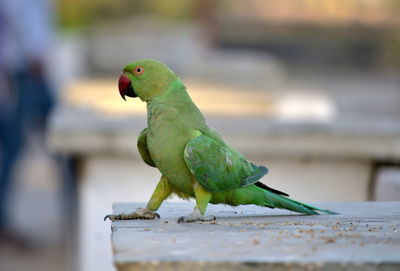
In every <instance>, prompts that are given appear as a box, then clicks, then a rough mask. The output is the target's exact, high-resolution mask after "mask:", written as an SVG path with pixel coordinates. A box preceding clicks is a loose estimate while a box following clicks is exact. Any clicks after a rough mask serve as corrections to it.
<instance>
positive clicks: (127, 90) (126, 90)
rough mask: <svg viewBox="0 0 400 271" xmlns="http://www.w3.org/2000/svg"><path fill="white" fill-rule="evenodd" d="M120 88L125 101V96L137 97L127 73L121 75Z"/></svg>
mask: <svg viewBox="0 0 400 271" xmlns="http://www.w3.org/2000/svg"><path fill="white" fill-rule="evenodd" d="M118 89H119V94H120V95H121V97H122V99H124V100H125V101H126V99H125V96H128V97H133V98H134V97H137V95H136V94H135V92H134V90H133V87H132V81H131V79H129V77H128V76H126V75H125V74H121V76H120V77H119V80H118Z"/></svg>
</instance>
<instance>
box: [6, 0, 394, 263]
mask: <svg viewBox="0 0 400 271" xmlns="http://www.w3.org/2000/svg"><path fill="white" fill-rule="evenodd" d="M78 2H80V3H78ZM184 2H187V1H159V2H156V1H149V3H147V4H143V3H140V1H133V2H132V1H122V0H120V1H115V2H114V3H113V4H108V3H107V1H96V3H93V1H71V0H65V1H64V0H59V1H57V16H58V17H59V24H60V26H57V27H58V32H57V35H56V39H55V42H54V48H53V51H52V52H51V55H50V61H49V74H50V79H51V80H52V81H53V84H54V85H55V86H57V89H58V91H59V106H58V107H57V108H56V110H55V115H54V116H55V118H56V120H57V122H53V124H52V125H53V126H52V127H51V129H53V132H54V130H56V131H57V132H60V131H61V132H63V131H67V132H68V133H72V134H73V133H74V131H73V130H72V131H71V129H70V130H68V129H69V128H71V127H72V128H73V129H76V134H75V137H74V136H69V134H68V133H66V136H65V142H62V141H61V142H58V143H57V144H56V143H54V142H52V143H51V142H50V143H49V145H52V146H53V149H48V147H47V146H44V145H43V144H42V143H41V142H40V140H37V139H36V138H35V136H30V137H29V140H28V144H27V147H26V148H25V150H24V152H23V155H22V157H21V159H20V160H19V162H18V165H17V169H16V170H15V174H14V176H15V181H14V186H13V193H12V199H11V200H12V206H13V209H12V210H10V211H12V212H13V214H12V216H11V217H12V220H13V224H14V225H15V232H16V233H18V234H19V235H20V236H21V238H22V239H23V242H22V244H19V245H16V246H14V245H13V244H10V243H1V244H0V270H21V271H23V270H77V269H78V268H81V270H95V268H96V265H95V264H93V263H96V262H97V263H98V264H100V265H101V264H102V263H103V261H102V260H105V261H106V265H104V266H102V268H103V269H102V270H109V269H111V268H112V267H111V261H110V259H109V258H108V257H110V255H111V248H110V245H107V244H109V242H108V239H107V238H108V237H109V234H110V232H109V225H108V224H102V223H103V222H102V221H101V217H97V216H98V215H99V216H101V215H102V214H103V213H104V212H106V210H107V209H109V210H111V206H110V204H109V203H108V201H107V200H109V201H136V202H141V201H142V202H144V201H146V200H147V198H148V197H149V195H150V194H149V193H150V192H151V190H152V189H153V187H154V184H155V183H156V181H157V177H158V173H157V172H156V171H154V170H152V169H150V168H148V167H146V166H145V165H144V164H142V163H141V162H140V160H139V159H137V157H135V154H134V152H135V149H134V147H135V137H136V135H137V133H136V130H138V129H140V128H141V127H144V125H145V105H144V104H143V103H141V102H140V101H138V100H137V99H136V100H129V102H127V103H124V102H123V101H122V100H121V99H120V97H119V96H118V92H117V89H116V78H117V77H118V75H119V73H120V71H121V68H122V67H123V66H124V65H126V64H127V63H128V62H130V61H132V60H135V59H141V58H154V59H160V60H162V61H165V62H166V63H167V64H168V65H169V66H171V68H173V69H174V70H175V71H176V72H177V73H178V74H180V75H181V76H182V78H183V80H184V82H185V83H186V84H187V86H188V89H189V91H190V93H191V95H192V97H193V99H194V100H195V102H196V103H197V104H198V105H199V107H200V109H202V110H203V111H204V113H205V115H206V117H207V118H208V119H210V120H211V123H212V124H216V125H218V127H215V125H214V128H216V129H217V130H220V131H221V133H222V135H223V136H226V137H227V138H229V136H232V134H233V135H234V134H240V132H241V131H233V132H232V130H229V129H231V128H230V127H231V126H229V125H228V124H226V123H227V122H225V120H226V119H228V120H229V121H231V122H232V121H233V120H235V121H236V120H237V122H238V125H239V126H240V124H243V125H244V126H243V127H246V126H245V124H248V122H247V119H249V118H254V119H255V120H264V119H265V120H266V123H268V124H271V123H272V126H267V125H266V126H265V127H266V128H265V127H264V129H266V130H268V129H270V128H268V127H275V126H274V125H277V126H278V127H277V128H276V129H277V130H278V131H279V133H283V134H285V131H286V130H288V131H293V129H294V134H295V135H296V133H298V134H302V133H303V132H304V131H306V133H310V131H311V134H312V131H314V130H315V131H318V130H319V129H322V130H323V131H324V132H326V131H328V132H326V133H327V134H328V133H329V132H332V131H333V132H334V133H336V134H339V135H340V134H341V133H346V132H348V131H349V130H350V131H353V132H355V133H356V134H357V133H359V134H360V135H365V134H366V133H371V134H374V133H377V134H382V133H383V137H390V136H393V135H396V134H397V133H399V131H400V127H399V119H400V78H399V65H400V52H399V48H400V37H399V35H398V32H399V31H398V30H399V19H398V18H400V16H398V15H399V12H400V7H399V5H398V3H397V2H396V1H382V2H381V3H378V2H374V3H373V2H372V1H366V0H364V1H362V0H357V1H347V2H346V3H343V2H341V1H324V2H325V4H322V3H320V1H293V2H290V1H284V3H281V4H280V1H270V2H269V3H268V4H266V3H267V2H266V1H248V2H247V1H246V4H242V3H241V1H216V3H218V4H213V3H212V1H203V2H204V3H203V4H199V3H197V2H196V1H193V2H194V3H197V4H198V7H197V6H196V5H197V4H184ZM198 2H200V1H198ZM328 2H329V3H328ZM178 7H180V8H178ZM300 11H302V12H300ZM396 33H397V34H396ZM130 119H135V121H134V122H130ZM338 120H340V121H338ZM53 121H54V120H53ZM121 124H122V125H121ZM132 124H135V125H137V126H138V127H133V128H132V129H133V130H129V129H130V128H129V127H126V129H127V131H128V132H126V130H124V128H125V127H123V128H121V126H125V125H127V126H129V125H132ZM293 127H294V128H293ZM371 127H373V128H372V129H371ZM262 128H263V127H260V129H259V130H258V131H261V132H263V131H264V130H262ZM121 130H122V132H123V133H121V134H123V136H126V134H128V136H126V137H125V140H124V141H123V142H122V141H121V142H122V143H121V142H120V141H117V143H116V144H114V145H112V144H111V145H112V146H113V147H112V148H108V145H107V147H105V146H106V144H108V143H109V142H113V141H112V136H113V135H114V134H113V133H116V134H119V132H120V131H121ZM371 130H372V131H371ZM282 131H283V132H282ZM80 132H82V134H79V133H80ZM129 133H130V134H129ZM224 133H225V134H224ZM77 134H79V136H77ZM87 134H89V135H90V136H91V135H96V134H99V135H98V137H85V135H87ZM129 135H131V136H130V137H129ZM261 135H264V134H261ZM107 136H109V137H108V138H107V140H105V141H104V140H103V139H104V138H106V137H107ZM79 137H81V138H79ZM68 138H70V139H71V141H69V140H68ZM76 138H78V141H76ZM88 138H89V140H87V139H88ZM73 140H75V141H74V142H78V143H79V142H81V144H70V143H71V142H72V141H73ZM85 140H86V141H85ZM96 140H97V141H96ZM128 140H131V141H132V142H131V143H126V142H127V141H128ZM237 143H238V145H237V147H238V148H239V147H242V146H244V145H241V144H239V143H240V142H237ZM118 144H119V145H118ZM360 144H362V142H360ZM54 146H56V147H54ZM128 147H129V148H131V149H129V148H128ZM242 148H243V149H241V151H243V152H245V153H246V151H247V152H248V153H249V154H251V150H248V149H246V148H245V147H242ZM361 148H363V147H361ZM365 148H368V146H365ZM121 149H123V150H124V151H123V152H124V153H123V154H122V156H121V157H122V158H121V157H119V156H118V155H119V153H120V151H121ZM96 152H98V153H102V155H103V157H99V156H96V155H97V154H98V153H96ZM130 152H132V154H130ZM378 152H379V150H378ZM55 153H57V154H58V155H59V154H60V153H61V154H62V155H66V154H67V155H71V156H73V158H74V159H76V161H78V162H80V163H78V164H79V166H77V168H75V170H76V172H77V175H78V176H77V177H80V178H81V179H79V178H77V179H79V181H78V183H77V187H78V191H77V192H76V193H78V195H77V194H76V193H75V194H74V192H71V190H68V189H70V188H66V187H68V185H66V184H65V181H64V179H65V176H64V177H63V175H64V174H65V169H64V168H63V164H60V163H58V162H57V160H54V159H53V158H54V154H55ZM382 153H383V152H382ZM393 153H399V151H398V146H394V147H393ZM85 155H86V156H85ZM357 155H358V156H357ZM357 155H355V156H354V157H351V159H349V161H348V160H345V161H344V162H340V163H338V164H335V165H334V163H336V162H337V161H338V160H339V159H336V158H335V159H333V162H332V163H331V162H330V160H328V162H326V161H325V160H324V159H321V160H319V159H318V158H316V160H315V161H313V160H310V159H309V157H302V159H300V160H299V161H298V162H295V163H291V162H288V160H290V159H287V158H285V156H283V158H282V157H280V158H279V159H280V160H279V159H278V160H274V159H275V158H276V157H274V155H270V156H269V157H263V156H258V155H257V156H255V157H254V160H255V161H256V162H257V161H260V162H265V161H271V164H270V165H269V166H271V167H272V169H273V170H272V172H271V176H270V178H271V179H270V180H271V182H272V183H274V184H278V185H280V188H284V190H285V189H291V186H292V185H294V183H290V180H289V179H291V180H292V182H294V181H293V180H294V179H295V177H296V175H297V174H298V175H301V174H303V176H306V177H308V179H307V180H311V181H313V179H316V178H318V177H319V176H321V174H323V173H324V172H331V173H332V175H334V174H337V176H339V177H340V176H344V175H345V174H346V172H344V173H343V172H338V171H339V170H340V169H343V168H344V165H345V164H346V167H345V168H346V170H348V172H349V173H348V176H353V177H354V178H355V179H356V178H358V179H360V180H361V179H363V180H364V179H365V182H364V185H365V186H364V187H362V189H360V190H362V193H363V194H362V195H361V193H360V194H357V197H356V196H354V199H356V200H367V199H368V200H371V199H373V197H372V196H368V195H367V194H368V193H369V192H368V191H369V189H370V187H369V186H368V180H367V179H368V178H370V174H369V173H368V172H369V166H370V165H371V164H374V165H378V166H379V165H383V166H388V167H390V169H391V170H392V171H391V172H392V173H393V174H392V175H391V176H395V177H394V178H392V179H390V178H389V179H390V180H394V181H393V182H395V181H396V174H397V176H398V174H399V173H398V165H399V160H398V158H396V156H395V155H387V156H385V155H384V154H381V156H379V155H378V156H377V158H376V160H373V159H372V158H371V157H370V156H368V158H365V157H363V158H362V159H360V160H361V162H359V160H357V159H359V156H362V155H361V154H360V153H357ZM116 157H117V158H118V157H119V158H118V159H114V158H116ZM126 157H128V158H127V159H125V158H126ZM58 159H59V158H58ZM268 159H269V160H268ZM277 161H278V162H277ZM310 161H311V162H310ZM354 161H356V162H354ZM320 164H322V168H323V169H322V170H321V171H320V173H318V171H317V173H316V174H310V173H309V172H310V170H309V171H307V169H306V168H307V167H306V166H305V165H310V167H309V168H312V167H316V168H317V167H318V165H320ZM347 164H348V165H347ZM329 165H331V167H330V166H329ZM288 167H289V168H291V169H293V168H295V169H297V170H298V172H295V173H292V172H291V171H290V170H289V169H288ZM274 170H275V173H274ZM396 170H397V171H396ZM76 172H75V173H76ZM276 172H277V173H276ZM365 172H367V173H365ZM396 172H397V173H396ZM274 174H275V175H274ZM341 174H343V175H341ZM127 175H129V176H132V178H131V177H128V176H127ZM82 176H83V177H82ZM299 178H300V177H299ZM332 178H334V177H332ZM111 179H112V180H120V183H119V184H120V185H124V182H125V185H126V186H125V187H132V183H131V179H132V180H133V179H135V180H134V182H135V188H137V189H135V191H132V192H130V191H124V190H126V188H125V189H124V188H121V187H113V185H112V183H110V182H109V181H108V180H111ZM85 180H86V181H87V180H98V182H91V183H89V182H85ZM147 180H149V181H147ZM283 180H286V181H283ZM349 187H352V186H351V185H349ZM79 189H80V190H79ZM315 189H316V190H314V194H313V193H312V191H311V192H310V190H311V188H310V189H304V190H297V191H293V190H292V193H291V194H294V195H293V196H295V197H297V198H299V199H301V200H308V201H315V200H319V201H323V200H324V199H323V198H320V197H319V195H318V191H317V190H318V189H321V190H323V186H321V187H320V188H318V189H317V188H315ZM337 189H339V188H337ZM354 189H357V187H356V188H354ZM72 191H74V190H73V189H72ZM335 191H336V190H332V193H331V194H332V195H331V196H332V199H337V198H335V197H340V196H342V197H343V200H351V196H348V194H343V195H338V194H339V193H340V192H335ZM337 191H339V190H337ZM382 191H385V190H382ZM328 192H329V191H328ZM350 192H351V191H350ZM358 192H359V191H358ZM392 192H393V190H392ZM296 193H297V194H296ZM321 193H322V192H321ZM335 193H336V194H335ZM354 193H355V194H356V192H354ZM82 195H83V196H84V197H83V198H84V199H86V200H87V201H86V203H85V202H84V201H81V202H77V203H76V206H77V209H73V208H75V207H76V206H72V207H71V206H70V204H71V203H70V200H71V197H75V196H80V197H82ZM99 195H102V196H103V195H105V197H106V198H104V202H105V203H104V204H103V206H99V207H98V213H99V214H98V213H95V214H93V216H94V217H95V219H92V220H90V223H86V222H87V221H88V220H85V219H89V218H90V219H91V218H92V217H93V216H90V215H91V213H90V212H91V210H93V208H96V204H97V201H96V200H98V197H99ZM380 195H381V198H382V199H384V197H385V195H387V193H383V194H382V193H381V194H380ZM394 195H395V196H396V193H394ZM349 197H350V198H349ZM358 197H363V198H358ZM82 204H86V205H82ZM102 208H105V211H103V209H102ZM71 209H72V210H74V212H75V213H77V214H78V213H79V214H80V215H81V216H76V217H71V214H70V213H69V211H68V210H71ZM82 214H84V215H85V216H84V217H82ZM71 219H73V221H72V223H71V221H69V220H71ZM82 221H85V224H84V225H82ZM77 229H80V231H81V232H77ZM91 230H92V231H91ZM82 232H84V233H85V236H82V235H80V234H82ZM87 233H89V234H87ZM85 238H86V239H85ZM80 240H85V242H83V243H80V242H79V241H80ZM87 240H89V241H87ZM93 240H94V241H93ZM86 241H87V242H86ZM96 242H97V243H96ZM93 244H94V245H95V246H96V247H93ZM96 244H101V245H100V246H99V245H96ZM20 245H22V247H21V246H20ZM102 245H104V246H102ZM78 262H80V263H78ZM82 262H83V263H82ZM97 267H98V266H97Z"/></svg>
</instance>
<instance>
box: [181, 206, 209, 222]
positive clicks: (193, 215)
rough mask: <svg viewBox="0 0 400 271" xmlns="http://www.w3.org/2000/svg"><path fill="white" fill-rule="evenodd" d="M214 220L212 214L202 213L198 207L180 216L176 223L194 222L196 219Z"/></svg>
mask: <svg viewBox="0 0 400 271" xmlns="http://www.w3.org/2000/svg"><path fill="white" fill-rule="evenodd" d="M212 220H215V216H213V215H208V216H205V215H202V214H201V212H200V209H198V208H195V209H194V211H193V213H191V214H190V215H187V216H181V217H180V218H179V219H178V221H177V222H178V223H189V222H196V221H212Z"/></svg>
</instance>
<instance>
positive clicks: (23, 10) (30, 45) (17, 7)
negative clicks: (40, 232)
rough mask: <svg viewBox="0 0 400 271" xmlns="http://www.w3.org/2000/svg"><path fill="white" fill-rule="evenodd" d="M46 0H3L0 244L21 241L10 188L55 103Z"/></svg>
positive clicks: (0, 34)
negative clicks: (27, 143)
mask: <svg viewBox="0 0 400 271" xmlns="http://www.w3.org/2000/svg"><path fill="white" fill-rule="evenodd" d="M50 8H51V5H50V3H49V2H48V1H47V0H0V242H1V241H11V242H16V241H17V240H18V238H17V234H16V233H15V232H14V231H13V229H12V228H11V225H10V223H9V216H8V215H9V214H10V212H12V208H10V206H9V204H8V202H9V198H10V197H9V194H10V193H9V192H10V190H11V189H10V188H11V184H12V174H13V169H14V165H15V164H16V161H17V159H18V155H19V154H20V153H21V150H22V148H23V143H24V139H25V135H28V134H31V133H35V134H39V136H40V137H41V138H43V136H44V131H45V128H46V121H47V118H48V116H49V113H50V111H51V108H52V106H53V103H54V99H53V96H52V91H51V89H50V86H49V83H48V81H47V78H46V72H45V63H46V57H47V54H48V50H49V47H50V41H51V34H52V33H51V32H52V30H51V17H50V15H51V13H50Z"/></svg>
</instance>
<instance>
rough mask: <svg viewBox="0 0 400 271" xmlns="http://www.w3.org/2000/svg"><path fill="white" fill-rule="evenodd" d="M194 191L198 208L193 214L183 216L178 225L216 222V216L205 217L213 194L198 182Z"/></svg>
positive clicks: (195, 208) (196, 207)
mask: <svg viewBox="0 0 400 271" xmlns="http://www.w3.org/2000/svg"><path fill="white" fill-rule="evenodd" d="M193 190H194V195H195V197H196V206H195V207H194V210H193V212H192V213H191V214H189V215H187V216H181V217H180V218H179V219H178V223H187V222H195V221H212V220H215V216H213V215H210V216H205V215H204V214H205V212H206V208H207V205H208V203H209V202H210V200H211V193H210V192H207V191H206V190H204V188H203V187H202V186H201V185H200V184H199V183H197V182H196V183H195V184H194V186H193Z"/></svg>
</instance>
